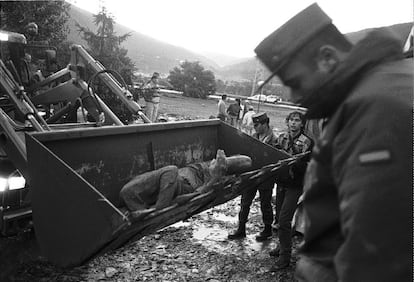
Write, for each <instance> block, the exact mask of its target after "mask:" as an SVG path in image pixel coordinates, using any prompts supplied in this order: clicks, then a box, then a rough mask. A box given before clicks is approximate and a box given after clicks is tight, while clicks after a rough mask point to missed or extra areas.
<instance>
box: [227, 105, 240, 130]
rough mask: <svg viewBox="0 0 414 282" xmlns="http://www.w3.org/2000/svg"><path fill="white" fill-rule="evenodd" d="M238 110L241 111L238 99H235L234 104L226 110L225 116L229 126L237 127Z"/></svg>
mask: <svg viewBox="0 0 414 282" xmlns="http://www.w3.org/2000/svg"><path fill="white" fill-rule="evenodd" d="M240 110H241V107H240V99H239V98H237V99H236V102H235V103H232V104H230V105H229V107H228V108H227V114H228V116H229V119H230V125H231V126H234V127H237V123H238V120H239V114H240Z"/></svg>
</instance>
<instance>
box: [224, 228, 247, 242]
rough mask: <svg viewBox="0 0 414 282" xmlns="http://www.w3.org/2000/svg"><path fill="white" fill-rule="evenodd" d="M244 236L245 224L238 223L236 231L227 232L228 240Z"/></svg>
mask: <svg viewBox="0 0 414 282" xmlns="http://www.w3.org/2000/svg"><path fill="white" fill-rule="evenodd" d="M245 237H246V225H245V224H239V227H238V228H237V230H236V232H234V233H232V234H229V235H228V236H227V238H229V239H230V240H235V239H242V238H245Z"/></svg>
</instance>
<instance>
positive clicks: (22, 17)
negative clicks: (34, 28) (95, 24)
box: [0, 1, 70, 46]
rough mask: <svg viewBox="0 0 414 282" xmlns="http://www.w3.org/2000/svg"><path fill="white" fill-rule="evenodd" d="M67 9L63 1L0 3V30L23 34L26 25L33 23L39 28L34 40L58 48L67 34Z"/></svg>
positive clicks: (67, 5)
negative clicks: (46, 42) (45, 42)
mask: <svg viewBox="0 0 414 282" xmlns="http://www.w3.org/2000/svg"><path fill="white" fill-rule="evenodd" d="M69 7H70V4H68V3H66V2H65V1H4V2H0V28H1V29H4V30H8V31H13V32H18V33H22V34H25V32H26V30H25V27H26V25H27V24H28V23H30V22H35V23H36V24H37V25H38V27H39V29H38V32H39V33H38V35H37V36H36V40H43V41H45V40H47V41H49V43H50V44H51V45H52V46H59V45H60V44H61V43H63V42H64V41H65V40H66V38H67V35H68V33H69V28H68V26H67V24H66V23H67V21H68V19H69V13H68V10H69Z"/></svg>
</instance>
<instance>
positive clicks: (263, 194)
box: [239, 181, 274, 225]
mask: <svg viewBox="0 0 414 282" xmlns="http://www.w3.org/2000/svg"><path fill="white" fill-rule="evenodd" d="M273 185H274V182H273V181H268V182H265V183H263V184H262V185H261V186H260V188H251V189H247V190H245V191H244V193H242V195H241V204H240V205H241V208H240V212H239V224H246V222H247V219H248V217H249V212H250V206H251V205H252V202H253V200H254V197H255V196H256V192H257V190H259V197H260V210H261V211H262V219H263V223H264V224H265V225H270V224H272V220H273V210H272V191H273Z"/></svg>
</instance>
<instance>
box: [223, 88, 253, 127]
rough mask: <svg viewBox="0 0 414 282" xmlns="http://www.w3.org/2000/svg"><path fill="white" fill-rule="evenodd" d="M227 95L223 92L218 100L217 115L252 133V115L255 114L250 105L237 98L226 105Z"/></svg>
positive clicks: (232, 124)
mask: <svg viewBox="0 0 414 282" xmlns="http://www.w3.org/2000/svg"><path fill="white" fill-rule="evenodd" d="M226 100H227V95H225V94H223V95H222V96H221V99H220V100H219V102H218V104H217V107H218V114H217V117H218V118H219V119H220V120H222V121H224V122H227V123H229V124H230V125H231V126H234V127H236V128H238V129H240V130H242V131H243V132H245V133H247V134H249V135H252V134H253V120H252V116H253V115H254V114H256V112H255V111H254V108H253V106H252V105H250V104H248V103H246V102H243V103H242V102H241V100H240V99H239V98H237V99H236V100H235V102H234V103H231V104H230V105H229V106H228V107H227V106H226Z"/></svg>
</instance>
